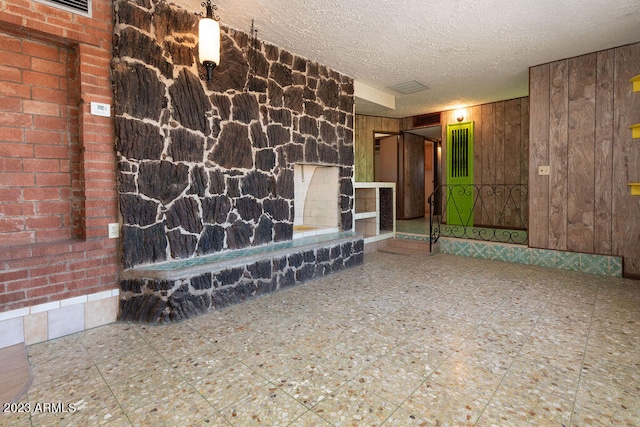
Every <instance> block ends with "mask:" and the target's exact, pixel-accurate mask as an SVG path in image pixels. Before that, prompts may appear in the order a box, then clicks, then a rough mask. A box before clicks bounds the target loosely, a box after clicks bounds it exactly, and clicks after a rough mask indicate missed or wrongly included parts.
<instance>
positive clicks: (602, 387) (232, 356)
mask: <svg viewBox="0 0 640 427" xmlns="http://www.w3.org/2000/svg"><path fill="white" fill-rule="evenodd" d="M638 343H640V282H638V281H632V280H627V279H618V278H611V277H603V276H594V275H588V274H584V273H577V272H573V271H568V270H554V269H549V268H546V267H540V266H528V265H519V264H512V263H508V262H503V261H492V260H486V259H480V258H465V257H458V256H453V255H447V254H442V253H441V254H437V255H433V256H424V257H421V256H412V257H407V256H401V255H394V254H383V253H372V254H367V256H366V257H365V262H364V264H363V265H362V266H358V267H354V268H351V269H348V270H345V271H342V272H340V273H336V274H333V275H330V276H327V277H324V278H321V279H318V280H315V281H312V282H307V283H305V284H303V285H300V286H296V287H292V288H289V289H286V290H283V291H281V292H278V293H275V294H271V295H265V296H261V297H259V298H256V299H254V300H250V301H246V302H245V303H242V304H239V305H236V306H232V307H227V308H225V309H222V310H217V311H214V312H211V313H209V314H206V315H203V316H199V317H196V318H194V319H189V320H186V321H183V322H180V323H177V324H166V325H140V324H128V323H114V324H111V325H107V326H103V327H99V328H95V329H91V330H88V331H84V332H80V333H77V334H73V335H70V336H67V337H63V338H58V339H55V340H51V341H48V342H45V343H40V344H35V345H31V346H28V347H27V353H28V357H29V363H30V365H31V368H32V370H33V373H34V381H33V384H32V386H31V388H30V389H29V390H28V392H27V395H26V396H25V397H24V399H23V402H25V403H32V404H34V403H37V402H49V401H60V402H63V403H77V404H78V408H79V409H78V410H77V411H76V412H74V413H67V414H53V413H34V414H28V413H27V414H24V413H23V414H16V413H8V414H1V413H0V426H5V425H9V426H18V427H21V426H31V425H34V426H36V425H64V426H66V425H106V426H131V425H140V426H146V425H154V426H156V425H158V426H162V425H167V426H173V425H194V426H200V425H211V426H230V425H233V426H237V427H252V426H256V425H290V426H333V427H336V426H358V427H360V426H363V425H383V426H384V425H388V426H413V425H419V426H429V425H442V426H464V425H474V424H476V423H477V425H479V426H485V425H496V426H500V427H502V426H510V425H514V426H526V425H545V426H546V425H558V426H559V425H562V424H564V425H569V423H571V425H572V426H585V425H587V426H588V425H616V426H617V425H637V420H638V419H640V407H639V405H640V404H639V403H638V402H640V400H639V399H638V395H639V394H638V393H640V375H639V374H638V372H639V370H640V344H638ZM269 380H270V381H269ZM574 402H575V403H574ZM572 414H573V415H572Z"/></svg>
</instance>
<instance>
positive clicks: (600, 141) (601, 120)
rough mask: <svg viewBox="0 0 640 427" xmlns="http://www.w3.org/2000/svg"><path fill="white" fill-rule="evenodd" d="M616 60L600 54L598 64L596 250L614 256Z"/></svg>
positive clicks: (611, 56) (610, 51)
mask: <svg viewBox="0 0 640 427" xmlns="http://www.w3.org/2000/svg"><path fill="white" fill-rule="evenodd" d="M613 60H614V51H613V50H606V51H603V52H598V54H597V59H596V61H597V64H596V117H595V135H596V137H595V171H594V173H595V177H594V178H595V205H594V227H593V239H594V250H595V252H596V253H599V254H606V255H611V254H613V252H612V246H611V236H612V234H611V233H612V226H611V225H612V220H611V213H612V204H613Z"/></svg>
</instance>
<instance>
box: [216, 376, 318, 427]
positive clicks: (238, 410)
mask: <svg viewBox="0 0 640 427" xmlns="http://www.w3.org/2000/svg"><path fill="white" fill-rule="evenodd" d="M306 411H307V408H306V407H305V406H304V405H302V404H301V403H300V402H298V401H297V400H295V399H294V398H292V397H291V396H289V395H288V394H287V393H285V392H284V391H282V390H280V389H279V388H278V387H276V386H274V385H273V384H267V385H266V386H264V387H261V388H258V389H256V390H253V391H252V392H251V393H250V394H249V395H248V396H246V397H245V398H243V399H241V400H239V401H237V402H236V403H234V404H232V405H230V406H229V407H227V408H225V409H223V410H222V411H221V412H220V413H221V414H222V415H223V416H224V417H225V418H226V419H227V421H229V422H230V423H232V424H234V425H237V426H270V427H275V426H286V425H289V424H290V423H291V422H293V421H294V420H295V419H297V418H298V417H300V416H301V415H302V414H303V413H305V412H306Z"/></svg>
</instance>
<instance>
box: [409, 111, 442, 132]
mask: <svg viewBox="0 0 640 427" xmlns="http://www.w3.org/2000/svg"><path fill="white" fill-rule="evenodd" d="M412 119H413V127H414V128H422V127H425V126H435V125H439V124H440V113H430V114H422V115H421V116H413V117H412Z"/></svg>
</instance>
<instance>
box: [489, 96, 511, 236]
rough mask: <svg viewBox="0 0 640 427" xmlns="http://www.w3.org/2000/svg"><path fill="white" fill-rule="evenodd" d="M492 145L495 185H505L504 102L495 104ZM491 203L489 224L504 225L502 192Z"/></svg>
mask: <svg viewBox="0 0 640 427" xmlns="http://www.w3.org/2000/svg"><path fill="white" fill-rule="evenodd" d="M494 132H495V136H494V144H495V150H494V153H495V156H496V160H495V165H496V177H495V181H494V182H495V183H496V184H507V182H506V181H505V174H504V171H505V169H506V167H505V164H504V162H505V141H504V136H505V102H504V101H503V102H496V116H495V127H494ZM491 201H492V203H493V205H494V206H493V219H492V222H491V224H503V223H504V220H505V218H504V205H505V203H506V195H505V194H504V191H499V192H498V193H497V194H496V195H495V196H494V197H493V198H492V199H491Z"/></svg>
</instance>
